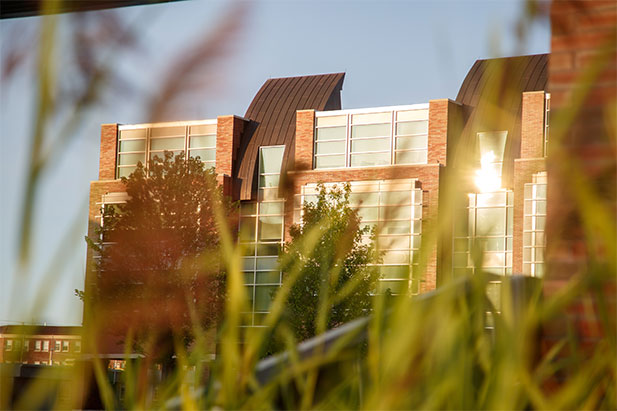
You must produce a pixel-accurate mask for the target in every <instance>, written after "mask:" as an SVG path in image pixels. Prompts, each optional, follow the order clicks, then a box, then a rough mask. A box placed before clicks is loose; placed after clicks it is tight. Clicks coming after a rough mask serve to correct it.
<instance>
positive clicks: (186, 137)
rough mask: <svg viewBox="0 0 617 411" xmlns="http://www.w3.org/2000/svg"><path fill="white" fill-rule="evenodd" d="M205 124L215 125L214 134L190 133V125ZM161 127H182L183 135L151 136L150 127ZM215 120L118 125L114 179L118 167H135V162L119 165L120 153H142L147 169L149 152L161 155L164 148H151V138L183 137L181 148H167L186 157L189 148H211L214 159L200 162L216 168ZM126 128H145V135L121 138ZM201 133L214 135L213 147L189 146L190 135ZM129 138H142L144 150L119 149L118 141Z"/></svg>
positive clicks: (118, 172)
mask: <svg viewBox="0 0 617 411" xmlns="http://www.w3.org/2000/svg"><path fill="white" fill-rule="evenodd" d="M206 125H214V126H215V131H214V134H198V133H191V127H192V126H206ZM163 127H184V133H183V135H180V134H178V135H169V136H157V137H152V129H154V128H163ZM217 128H218V126H217V120H216V119H213V120H196V121H182V122H169V123H150V124H130V125H121V126H119V127H118V134H117V136H116V169H115V177H116V179H120V169H122V168H126V169H132V170H134V169H135V167H137V164H129V165H120V154H141V153H143V154H144V161H145V163H144V164H143V166H144V169H145V170H148V167H149V160H150V155H151V154H155V155H156V154H161V155H159V157H161V156H162V154H163V152H164V151H165V150H151V148H150V145H151V142H152V140H156V139H165V138H180V137H184V145H183V147H184V148H182V149H178V150H168V151H183V152H184V153H185V155H186V156H187V157H186V158H188V156H190V150H202V149H208V150H209V149H213V150H214V153H215V155H214V160H213V161H212V160H208V161H204V160H202V162H203V163H204V164H206V168H208V167H212V168H216V136H217V131H216V130H217ZM128 130H145V137H144V138H124V139H122V138H121V134H122V131H128ZM202 135H214V136H215V144H214V146H213V147H192V148H191V147H190V139H191V137H193V136H195V137H198V136H202ZM131 140H144V141H145V151H123V152H121V151H120V142H121V141H131Z"/></svg>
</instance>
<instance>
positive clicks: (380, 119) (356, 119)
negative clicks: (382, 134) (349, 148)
mask: <svg viewBox="0 0 617 411" xmlns="http://www.w3.org/2000/svg"><path fill="white" fill-rule="evenodd" d="M390 121H392V113H390V112H389V111H388V112H385V113H368V114H354V115H353V116H352V117H351V122H352V123H353V124H370V123H386V122H390Z"/></svg>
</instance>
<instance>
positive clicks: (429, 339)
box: [0, 3, 617, 409]
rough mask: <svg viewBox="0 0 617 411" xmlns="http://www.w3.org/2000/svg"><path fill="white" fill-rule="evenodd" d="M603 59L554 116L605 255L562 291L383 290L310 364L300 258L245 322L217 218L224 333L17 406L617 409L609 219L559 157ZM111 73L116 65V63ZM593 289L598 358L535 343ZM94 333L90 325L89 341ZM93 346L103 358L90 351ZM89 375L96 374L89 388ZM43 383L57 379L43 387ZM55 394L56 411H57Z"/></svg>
mask: <svg viewBox="0 0 617 411" xmlns="http://www.w3.org/2000/svg"><path fill="white" fill-rule="evenodd" d="M52 6H53V3H52ZM43 24H44V26H45V27H44V29H43V30H42V34H41V39H40V42H39V49H40V53H39V54H40V56H39V83H38V85H37V87H38V90H39V94H40V98H39V99H38V102H39V109H38V110H37V115H36V118H35V119H34V120H35V124H36V125H37V126H36V127H35V128H34V129H35V131H34V133H33V136H32V139H31V141H32V142H31V148H32V151H31V152H32V158H31V161H30V168H29V178H28V182H27V187H26V195H25V197H24V207H25V208H24V211H23V219H22V225H21V227H22V230H21V236H20V238H21V248H20V250H21V253H20V255H21V256H22V260H21V261H22V264H24V265H27V264H28V261H29V259H30V258H31V256H30V252H29V244H30V243H31V234H30V233H31V232H32V227H31V226H30V224H31V221H32V214H33V204H34V198H35V193H36V192H37V190H38V189H39V185H40V175H41V173H42V172H43V170H45V167H47V166H48V165H49V157H48V156H45V155H44V154H43V150H42V147H43V146H44V144H43V140H45V138H46V137H45V128H44V127H43V126H44V124H46V123H47V121H49V117H50V115H51V114H50V113H53V111H54V110H53V108H54V107H53V104H54V101H53V100H50V98H49V94H50V91H49V90H50V87H51V84H52V83H53V81H54V78H55V77H54V76H55V74H54V71H53V64H52V62H53V60H54V56H53V47H52V45H53V42H54V35H55V34H54V33H55V31H56V30H57V28H56V23H55V20H54V19H53V18H50V19H48V20H45V21H44V23H43ZM231 26H233V24H230V25H227V26H224V27H223V28H222V29H221V33H222V34H221V35H223V37H225V36H224V35H225V34H229V32H233V31H234V30H235V29H234V28H233V27H231ZM120 37H122V36H120ZM217 45H219V43H218V42H216V41H213V42H206V43H205V44H202V47H198V48H197V49H196V50H197V52H196V54H193V56H196V57H194V58H196V59H197V60H198V61H200V62H203V61H207V59H208V58H210V57H212V56H213V55H218V53H219V52H220V50H219V48H218V46H217ZM606 56H607V54H602V53H600V54H599V56H598V57H597V59H596V61H594V62H593V64H591V65H590V66H589V69H588V70H587V71H585V72H584V73H581V77H580V85H581V87H579V88H578V89H577V93H576V94H575V96H574V98H573V101H574V104H573V105H571V106H570V107H569V108H568V109H567V110H564V111H562V112H561V113H560V114H558V115H557V116H555V117H553V119H552V123H551V130H552V134H551V144H552V147H551V155H552V156H560V157H561V156H563V159H564V161H563V167H564V169H565V172H566V173H567V174H568V175H569V176H570V177H571V181H572V183H573V184H574V185H575V187H576V189H575V190H574V191H573V192H574V193H575V194H576V197H575V201H576V205H577V207H579V209H580V211H581V214H582V215H583V217H584V218H583V220H582V225H583V229H584V230H587V231H588V233H589V234H588V236H587V238H588V241H589V243H590V244H591V243H595V242H597V241H599V242H601V243H602V244H603V245H604V247H605V252H604V253H603V254H602V255H596V256H592V260H591V261H590V263H589V264H588V266H587V267H586V269H585V272H583V273H580V275H578V276H576V277H574V278H573V279H572V280H571V281H570V282H569V283H568V284H567V285H566V286H565V287H563V288H562V290H561V291H559V292H557V293H556V294H554V295H551V296H550V297H548V298H542V296H541V293H540V290H541V287H536V288H535V291H534V292H532V293H531V294H530V295H529V298H528V299H526V302H525V304H524V305H523V306H522V307H521V306H520V305H517V303H516V302H515V301H513V300H512V298H511V296H512V295H513V294H512V292H511V290H510V287H511V283H510V282H508V281H504V283H503V289H502V294H501V295H502V299H501V303H500V305H499V306H498V307H496V306H494V305H492V304H491V302H490V301H489V300H488V298H487V284H488V280H487V274H486V273H482V272H481V269H480V268H479V269H478V272H477V274H476V275H474V276H473V277H468V278H461V279H455V280H453V281H451V282H450V283H448V284H446V285H445V286H444V287H442V288H441V289H439V290H438V291H437V292H435V293H434V294H432V295H430V296H428V297H427V296H421V297H418V298H412V297H410V296H405V295H403V296H397V297H386V296H384V295H376V296H375V298H374V306H373V310H372V313H371V315H370V317H368V318H367V319H366V324H365V327H359V328H356V329H353V330H352V331H350V332H349V333H348V334H346V335H345V336H344V337H343V338H341V339H338V340H337V341H336V343H334V344H333V345H330V346H327V347H326V346H325V345H324V346H320V345H319V344H317V345H316V347H315V348H314V350H313V351H312V355H308V356H306V355H302V353H301V352H299V351H298V343H299V341H296V340H295V339H294V337H293V333H291V332H290V330H289V328H288V327H287V326H286V324H285V320H284V316H283V312H284V309H285V302H286V298H287V296H288V294H289V292H290V289H291V286H292V285H293V283H294V282H295V281H297V279H298V276H299V275H300V272H301V267H300V265H299V262H297V261H281V265H284V266H286V267H291V269H290V270H289V272H288V274H287V276H286V278H285V280H284V283H283V285H282V286H281V288H280V289H279V291H278V292H277V293H276V295H275V297H274V300H273V302H272V305H271V308H270V313H269V314H268V315H267V317H266V318H265V321H264V325H265V326H264V327H259V328H243V327H241V325H242V322H243V320H242V313H243V312H245V311H246V307H248V304H247V296H246V294H245V290H244V283H243V276H242V271H241V262H242V256H243V251H244V250H243V249H242V246H241V245H240V244H238V242H237V241H236V232H235V231H234V230H235V229H234V228H231V227H229V226H228V224H227V221H228V218H227V216H226V215H224V210H223V209H217V210H216V212H217V215H216V218H217V220H218V225H219V230H220V232H221V240H220V241H221V247H222V251H223V252H222V256H223V261H222V264H223V265H224V267H225V271H226V273H227V289H226V293H227V298H226V304H225V309H224V321H223V323H222V324H220V326H219V327H218V328H217V329H216V330H212V329H204V328H203V327H202V326H201V325H200V323H199V321H198V320H197V318H198V315H197V314H196V313H195V312H190V318H191V319H192V329H193V335H194V336H195V342H194V343H193V344H192V345H190V346H189V347H187V346H186V345H185V344H184V343H183V341H181V339H180V338H176V339H175V340H174V341H173V344H174V347H175V355H176V367H175V368H174V369H173V371H172V372H171V373H169V374H168V375H165V376H160V375H159V374H158V372H157V367H156V364H153V363H152V362H151V361H150V360H149V359H148V358H143V359H136V360H129V361H127V363H126V368H125V370H124V372H123V373H122V374H121V378H122V381H121V384H120V385H121V386H122V390H123V391H122V394H121V395H119V392H118V388H117V387H118V386H114V385H113V384H112V383H111V382H110V379H109V374H108V370H107V364H106V362H105V361H103V360H102V359H94V360H93V361H92V363H91V367H92V368H91V369H86V368H88V367H89V366H88V365H83V366H76V367H74V368H71V369H65V370H63V371H62V373H66V374H67V377H66V378H67V380H68V381H72V382H71V384H74V389H73V390H69V392H67V393H62V395H52V394H54V393H57V392H59V390H62V389H66V388H62V387H66V386H65V385H63V383H62V380H61V379H59V378H57V377H58V376H59V373H60V371H59V370H58V369H54V368H46V369H45V370H43V371H42V372H41V374H39V379H37V380H36V382H35V383H33V384H31V385H30V386H29V387H28V388H27V389H26V391H24V392H23V393H22V394H21V395H20V396H19V398H18V399H17V402H16V403H14V405H15V406H16V407H26V408H36V407H40V406H42V405H47V406H51V407H54V408H68V407H80V406H81V405H82V402H81V401H82V398H81V395H82V393H83V392H84V391H88V390H92V389H93V387H96V390H98V392H99V393H100V397H101V399H102V402H103V405H104V406H105V408H110V409H113V408H147V409H149V408H166V407H169V406H174V407H179V408H187V409H206V408H225V409H271V408H283V407H284V408H301V409H312V408H315V409H349V408H354V409H360V408H362V409H390V408H397V409H441V408H448V409H531V408H538V409H595V408H599V409H615V408H617V390H616V382H617V381H616V375H617V365H616V361H615V358H617V342H616V338H615V335H614V334H611V333H610V332H611V330H612V331H614V329H612V328H611V325H610V324H611V322H612V324H614V316H615V313H614V312H611V311H610V308H608V307H610V306H609V305H608V304H606V301H605V300H604V292H603V289H602V288H599V287H598V284H602V283H603V279H605V278H607V277H608V278H613V279H614V274H615V272H616V268H617V263H616V257H615V250H616V249H617V240H616V237H615V232H616V229H615V227H616V221H615V213H614V210H613V209H611V207H610V205H606V202H605V201H603V200H604V199H603V198H602V197H601V195H600V194H599V193H597V192H594V191H593V190H590V189H589V187H591V186H592V185H591V184H590V182H589V181H588V180H587V177H586V176H585V174H584V173H583V172H582V170H581V169H580V168H579V167H578V166H577V164H574V163H571V162H570V161H568V159H569V157H567V153H564V152H563V151H562V150H561V148H560V141H561V139H562V137H563V136H564V135H565V134H566V133H567V131H568V129H569V127H570V126H571V119H572V118H573V117H574V115H575V114H576V113H577V112H578V110H580V108H581V105H582V103H583V101H584V97H585V95H586V93H587V92H588V91H589V86H591V85H592V84H593V82H594V81H595V78H596V76H597V75H598V73H599V72H600V71H601V69H602V68H603V67H604V65H605V64H607V60H606V58H607V57H606ZM194 63H195V60H192V59H187V60H186V64H185V65H181V66H182V70H184V71H190V70H191V65H193V64H194ZM107 64H108V65H111V61H107ZM108 73H110V68H109V67H108V66H103V67H99V68H98V70H97V71H96V72H94V73H91V77H88V78H89V82H87V87H86V90H85V92H84V94H83V99H81V100H78V101H77V103H75V107H77V108H78V109H77V110H76V114H75V116H76V117H75V119H73V120H71V121H69V122H68V123H67V124H66V127H65V128H64V129H66V130H67V132H66V135H72V134H71V132H72V131H73V130H74V127H75V126H76V124H77V123H76V122H78V121H79V119H80V118H81V116H83V115H84V113H85V112H86V111H88V110H89V109H90V104H92V103H93V102H95V101H98V98H99V93H100V92H101V89H100V87H101V83H100V80H99V79H100V77H101V76H103V77H104V76H105V75H106V74H108ZM187 78H188V77H187ZM187 88H190V85H187V84H184V83H182V84H180V83H177V82H176V83H170V84H169V85H167V87H164V88H163V90H164V93H163V94H165V96H166V97H168V95H174V96H175V97H178V96H181V95H182V93H183V92H184V91H186V90H185V89H187ZM183 90H184V91H183ZM166 99H167V98H161V99H160V101H159V100H157V101H155V102H154V103H153V107H155V108H153V111H154V112H156V113H165V112H166V108H165V107H164V106H163V103H161V102H162V101H165V100H166ZM178 99H179V98H178ZM607 127H612V130H610V131H609V133H612V135H613V136H614V135H615V130H614V128H615V123H614V122H612V123H608V125H607ZM450 211H451V210H440V213H443V214H444V215H452V213H451V212H450ZM449 224H451V221H449V220H448V219H447V218H446V219H442V220H440V221H439V223H438V224H434V225H433V226H432V227H429V228H428V229H427V230H426V231H425V232H424V233H423V236H424V238H425V239H426V241H425V242H424V243H425V244H436V243H438V242H439V240H441V239H442V238H443V236H444V235H446V234H445V233H447V232H448V226H449ZM325 225H327V222H326V224H325ZM325 225H324V226H325ZM324 226H322V227H319V226H315V227H314V229H313V230H311V231H310V232H308V233H306V235H305V236H304V240H303V241H302V242H301V243H300V244H298V245H297V246H298V247H303V248H305V249H307V250H310V249H312V248H314V247H315V244H316V243H317V241H318V240H319V238H320V235H321V234H322V233H323V231H324V230H325V229H326V228H324ZM433 240H434V241H433ZM431 252H432V250H431V249H430V248H429V247H427V246H424V248H423V249H422V250H421V255H422V256H424V258H421V260H420V264H419V270H420V272H422V270H424V269H425V260H426V256H427V255H429V254H430V253H431ZM476 254H477V255H478V259H477V261H476V264H477V267H481V266H482V264H481V260H482V256H481V253H476ZM283 258H285V257H283ZM216 263H217V264H218V263H219V262H218V261H217V262H216ZM549 263H550V262H549ZM45 286H46V285H43V286H42V287H41V289H43V288H44V287H45ZM590 294H591V295H593V296H594V298H595V299H594V304H595V307H594V309H595V310H596V312H597V313H598V319H599V321H598V323H597V324H596V326H597V327H599V328H600V329H601V330H602V331H603V332H604V333H605V334H604V338H602V339H600V341H599V342H598V343H597V344H596V345H595V346H594V347H593V350H589V349H588V348H587V347H584V346H582V345H581V341H580V340H579V339H578V338H577V336H576V335H575V333H574V332H571V333H569V334H567V335H566V336H564V338H563V339H562V340H561V341H558V342H555V343H554V344H553V345H552V346H550V347H545V346H541V345H540V344H541V340H540V338H539V333H540V332H541V330H542V328H543V327H549V326H551V325H552V324H555V323H556V322H558V321H559V320H560V318H561V317H563V316H564V310H565V309H566V308H567V307H568V306H569V305H570V304H572V303H573V302H575V301H578V300H580V299H581V298H586V297H585V296H588V295H590ZM189 305H190V304H189ZM324 310H327V307H326V306H324ZM487 312H488V313H490V315H488V316H487ZM488 317H490V318H492V319H493V321H494V331H490V330H487V318H488ZM274 330H276V332H277V333H278V334H279V335H282V336H283V337H284V341H285V347H286V350H287V351H286V353H287V357H286V361H285V362H281V364H284V367H282V369H280V370H279V371H278V372H277V373H275V374H274V376H273V377H272V378H270V379H268V380H267V381H260V380H259V379H258V377H257V374H256V370H257V365H258V363H259V361H260V360H262V358H263V355H264V352H265V349H266V347H267V342H268V340H269V339H270V338H272V335H273V332H274ZM93 331H94V330H85V334H88V333H91V332H93ZM214 333H215V334H216V337H215V338H216V341H217V347H218V350H217V353H216V354H217V355H216V359H215V360H214V361H212V360H211V358H210V354H211V353H210V351H209V350H208V349H206V347H207V345H208V342H209V341H210V340H211V339H212V338H213V337H212V335H213V334H214ZM357 337H361V341H362V342H361V343H357ZM131 339H132V335H127V336H126V340H127V341H128V342H130V341H131ZM130 346H131V344H130V343H128V344H126V347H130ZM91 348H92V350H93V351H94V352H96V347H91ZM128 354H129V352H128V348H127V355H128ZM89 375H93V376H94V378H93V379H92V380H88V378H87V376H89ZM46 376H49V377H50V378H48V379H46V378H45V377H46ZM46 380H54V381H57V382H56V383H47V384H44V383H43V381H46ZM88 387H89V388H88ZM50 398H52V401H55V402H52V403H49V401H50ZM3 400H6V396H3ZM7 407H8V404H7V403H0V408H7Z"/></svg>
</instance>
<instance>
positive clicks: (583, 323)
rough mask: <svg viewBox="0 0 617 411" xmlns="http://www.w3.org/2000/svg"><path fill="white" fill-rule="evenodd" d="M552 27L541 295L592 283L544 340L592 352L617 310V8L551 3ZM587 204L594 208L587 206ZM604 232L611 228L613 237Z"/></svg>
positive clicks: (588, 3)
mask: <svg viewBox="0 0 617 411" xmlns="http://www.w3.org/2000/svg"><path fill="white" fill-rule="evenodd" d="M551 27H552V36H551V49H552V54H551V58H550V64H549V91H550V93H551V111H552V114H551V131H550V136H549V157H548V210H547V214H548V216H547V218H548V221H547V240H548V242H547V261H548V266H547V274H546V278H545V281H544V293H545V295H546V296H547V297H550V296H552V295H554V294H555V293H556V292H558V291H559V290H561V289H563V288H564V287H565V286H567V284H569V283H570V281H574V280H575V279H579V278H584V277H588V276H593V280H592V281H586V282H581V285H580V286H581V287H583V286H585V285H588V286H589V285H590V284H591V286H592V287H593V291H594V292H588V291H591V290H590V289H587V290H585V291H586V292H581V293H580V294H579V295H578V298H577V300H576V301H573V302H572V304H571V305H570V307H569V308H568V309H567V310H566V315H562V316H561V317H560V318H559V319H555V320H553V321H552V323H550V324H548V325H547V327H546V328H545V329H544V343H545V344H546V345H545V348H547V349H548V347H550V345H551V344H552V343H553V342H554V341H556V340H559V339H561V338H563V337H565V336H566V335H567V334H568V332H569V330H570V331H571V332H573V333H574V335H575V336H576V337H577V338H578V341H579V342H580V343H581V344H583V345H588V346H591V347H593V346H594V345H595V344H596V343H597V342H599V341H600V340H602V339H603V338H604V336H606V335H611V336H614V335H615V315H614V314H615V310H616V308H617V307H616V297H615V275H614V272H611V266H612V263H611V261H613V262H614V258H615V257H614V256H615V249H614V244H611V242H612V241H611V236H614V227H615V223H616V220H617V218H616V214H617V213H616V210H615V204H616V203H617V198H616V197H617V195H616V186H617V184H616V183H617V162H616V159H617V149H616V147H615V138H614V122H613V123H612V126H611V122H610V120H609V119H611V118H612V119H614V115H615V106H614V104H615V101H616V100H617V56H616V52H615V51H616V49H617V44H616V39H617V31H616V27H617V3H616V2H615V1H568V2H566V1H555V2H553V3H552V7H551ZM581 78H583V79H585V81H584V82H581V81H580V80H579V79H581ZM583 189H584V190H583ZM583 191H584V192H583ZM588 204H589V205H593V206H594V207H595V208H596V209H595V210H594V211H593V212H590V210H589V209H584V208H583V207H589V206H588ZM608 227H612V228H608ZM609 230H613V231H612V233H611V234H608V231H609ZM612 238H614V237H612ZM605 239H607V241H605ZM591 267H595V268H596V269H595V270H592V269H591ZM600 296H601V297H602V298H604V299H605V301H604V302H605V304H606V308H605V309H606V314H607V315H608V317H607V319H608V322H607V323H606V324H603V323H602V322H601V321H600V318H601V316H600V315H599V314H598V312H597V309H598V305H597V304H598V299H599V298H600ZM604 325H607V328H605V327H604ZM592 351H593V350H590V353H591V352H592Z"/></svg>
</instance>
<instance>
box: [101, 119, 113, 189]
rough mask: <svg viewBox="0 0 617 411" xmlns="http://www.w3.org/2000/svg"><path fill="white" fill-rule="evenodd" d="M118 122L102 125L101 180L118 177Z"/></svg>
mask: <svg viewBox="0 0 617 411" xmlns="http://www.w3.org/2000/svg"><path fill="white" fill-rule="evenodd" d="M117 144H118V124H103V125H101V153H100V156H99V180H113V179H114V178H116V146H117Z"/></svg>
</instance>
